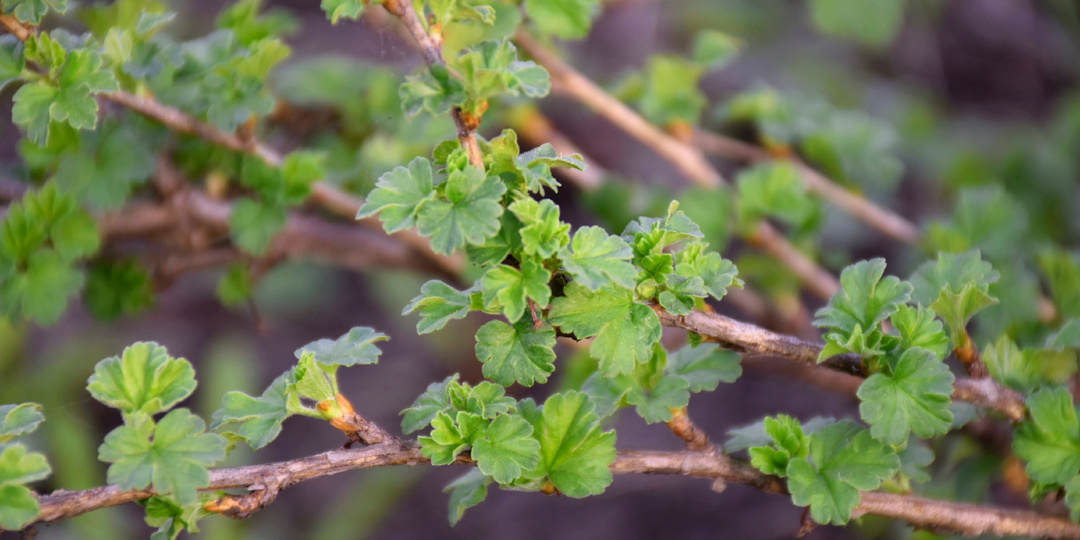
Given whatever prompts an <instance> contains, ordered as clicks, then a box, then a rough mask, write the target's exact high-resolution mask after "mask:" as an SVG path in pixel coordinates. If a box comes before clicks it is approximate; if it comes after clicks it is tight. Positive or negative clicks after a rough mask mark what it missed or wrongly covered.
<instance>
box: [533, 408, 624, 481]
mask: <svg viewBox="0 0 1080 540" xmlns="http://www.w3.org/2000/svg"><path fill="white" fill-rule="evenodd" d="M521 413H522V415H524V416H525V418H526V419H527V420H529V422H530V423H531V424H532V426H533V430H534V431H533V434H534V436H535V437H536V438H537V439H538V440H539V441H540V459H539V461H538V463H537V466H536V468H535V469H533V470H531V471H529V473H528V474H529V476H531V477H535V478H543V477H544V476H546V477H547V478H548V479H550V480H551V483H552V484H554V485H555V487H556V488H558V490H559V491H560V492H561V493H562V494H564V495H566V496H568V497H585V496H588V495H596V494H599V493H602V492H603V491H604V488H606V487H607V486H608V485H609V484H611V480H612V476H611V470H610V469H609V467H610V466H611V464H612V463H614V462H615V432H614V431H607V432H604V431H602V429H601V427H600V418H599V417H598V416H597V415H596V414H595V413H594V412H593V404H592V402H591V401H590V400H589V398H588V396H587V395H586V394H584V393H581V392H566V393H564V394H555V395H553V396H551V397H549V398H548V399H547V401H546V402H544V406H543V407H542V408H540V409H537V408H536V405H535V404H533V403H532V401H531V400H526V401H525V402H523V403H522V406H521Z"/></svg>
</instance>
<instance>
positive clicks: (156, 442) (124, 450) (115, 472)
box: [98, 409, 226, 505]
mask: <svg viewBox="0 0 1080 540" xmlns="http://www.w3.org/2000/svg"><path fill="white" fill-rule="evenodd" d="M205 429H206V424H205V423H204V422H203V421H202V419H201V418H199V417H198V416H195V415H193V414H191V411H188V410H187V409H176V410H174V411H171V412H169V414H166V415H165V416H164V417H162V419H161V421H160V422H158V423H157V425H156V426H154V427H153V430H152V433H151V434H150V435H146V434H143V433H140V432H139V430H137V429H135V428H133V427H131V426H127V425H124V426H120V427H118V428H116V429H114V430H112V431H110V432H109V434H108V435H106V436H105V442H104V443H103V444H102V445H101V446H100V447H99V448H98V459H100V460H101V461H105V462H107V463H112V465H110V466H109V470H108V482H109V483H110V484H112V485H115V486H117V487H119V488H120V489H146V487H147V486H153V488H154V491H157V492H158V493H159V494H172V495H173V496H174V497H176V500H177V502H179V503H180V504H181V505H185V504H188V503H191V502H194V501H195V496H196V490H197V489H199V488H203V487H206V486H208V485H210V473H209V471H207V467H210V466H212V465H213V464H215V463H217V462H218V461H220V460H221V459H222V458H224V457H225V446H226V441H225V438H224V437H222V436H220V435H215V434H213V433H204V430H205Z"/></svg>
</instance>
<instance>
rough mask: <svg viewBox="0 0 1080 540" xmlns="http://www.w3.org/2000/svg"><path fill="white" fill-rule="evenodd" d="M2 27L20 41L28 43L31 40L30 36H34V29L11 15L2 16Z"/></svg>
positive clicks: (0, 21)
mask: <svg viewBox="0 0 1080 540" xmlns="http://www.w3.org/2000/svg"><path fill="white" fill-rule="evenodd" d="M0 25H2V26H3V27H4V30H7V31H8V33H10V34H14V35H15V37H17V38H19V41H26V40H28V39H30V36H33V35H34V27H33V26H30V25H26V24H23V23H21V22H19V20H18V19H16V18H15V17H12V16H11V15H0Z"/></svg>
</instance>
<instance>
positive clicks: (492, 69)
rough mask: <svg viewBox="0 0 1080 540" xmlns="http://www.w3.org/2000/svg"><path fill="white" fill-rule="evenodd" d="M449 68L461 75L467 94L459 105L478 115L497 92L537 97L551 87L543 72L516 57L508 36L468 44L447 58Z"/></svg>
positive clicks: (545, 93)
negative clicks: (463, 49) (449, 61)
mask: <svg viewBox="0 0 1080 540" xmlns="http://www.w3.org/2000/svg"><path fill="white" fill-rule="evenodd" d="M451 67H452V68H453V69H454V70H455V71H456V72H457V73H459V74H460V75H461V79H462V83H463V86H464V90H465V94H466V96H467V98H466V100H465V102H464V103H462V104H461V108H462V109H463V110H464V111H465V112H467V113H469V114H472V115H474V116H481V115H482V114H483V111H484V110H485V109H486V108H487V103H486V102H487V100H488V99H490V98H492V97H495V96H497V95H500V94H510V95H515V96H516V95H522V96H525V97H529V98H541V97H544V96H546V95H547V93H548V91H549V90H550V89H551V82H550V81H549V80H548V73H547V71H545V70H544V68H542V67H540V66H538V65H536V64H535V63H533V62H528V61H520V60H518V59H517V48H516V47H515V46H514V44H513V43H511V42H510V41H509V40H508V39H503V40H501V41H494V40H491V41H484V42H481V43H478V44H476V45H474V46H472V47H469V48H468V49H466V50H465V51H464V52H463V53H461V55H459V56H458V57H457V58H455V59H453V60H452V61H451Z"/></svg>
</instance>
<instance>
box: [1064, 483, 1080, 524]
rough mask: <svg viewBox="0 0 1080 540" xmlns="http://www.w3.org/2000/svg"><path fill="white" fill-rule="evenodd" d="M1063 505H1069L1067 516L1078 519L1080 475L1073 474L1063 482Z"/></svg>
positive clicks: (1079, 514)
mask: <svg viewBox="0 0 1080 540" xmlns="http://www.w3.org/2000/svg"><path fill="white" fill-rule="evenodd" d="M1065 506H1068V507H1069V517H1071V518H1072V520H1073V521H1080V476H1074V477H1073V479H1072V480H1069V483H1067V484H1065Z"/></svg>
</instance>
